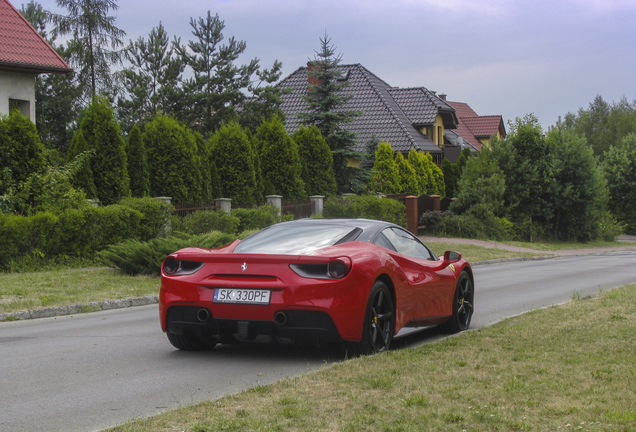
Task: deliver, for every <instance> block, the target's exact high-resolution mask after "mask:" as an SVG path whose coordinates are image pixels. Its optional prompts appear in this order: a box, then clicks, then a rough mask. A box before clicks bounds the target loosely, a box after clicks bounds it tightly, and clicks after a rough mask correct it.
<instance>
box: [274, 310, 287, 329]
mask: <svg viewBox="0 0 636 432" xmlns="http://www.w3.org/2000/svg"><path fill="white" fill-rule="evenodd" d="M274 322H275V323H276V324H277V325H279V326H284V325H285V323H287V315H285V312H276V314H274Z"/></svg>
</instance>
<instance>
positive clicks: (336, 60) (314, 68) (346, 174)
mask: <svg viewBox="0 0 636 432" xmlns="http://www.w3.org/2000/svg"><path fill="white" fill-rule="evenodd" d="M320 44H321V47H320V51H317V52H316V57H315V58H314V60H313V62H312V63H311V67H310V70H309V72H308V73H309V76H310V78H312V79H313V80H314V81H315V82H317V84H311V85H310V86H309V95H308V96H307V97H306V98H305V101H306V102H307V105H308V108H309V111H308V112H306V113H300V114H298V117H299V118H301V119H302V121H303V123H304V124H306V125H315V126H316V127H318V129H319V130H320V132H321V133H322V136H323V138H324V139H325V141H326V142H327V144H328V145H329V148H330V149H331V151H332V152H333V162H334V172H335V175H336V182H337V184H338V191H339V192H349V191H351V189H352V177H353V176H354V172H353V171H352V170H351V169H350V168H349V166H348V160H349V159H357V152H355V151H354V150H353V148H354V146H355V143H356V134H355V133H353V132H351V131H347V130H345V129H344V128H343V127H342V125H343V124H346V123H350V122H352V121H353V120H354V119H355V118H356V117H357V116H359V115H360V112H357V111H342V110H341V107H342V106H343V105H344V104H346V102H347V101H348V100H349V99H350V98H351V97H350V96H344V95H342V94H341V93H340V91H341V90H342V89H343V88H345V87H346V86H347V85H348V84H349V83H348V82H347V81H344V82H340V81H338V78H340V77H341V76H342V70H341V69H339V68H338V66H339V65H340V62H341V61H342V55H338V56H336V55H335V47H334V46H333V45H331V40H330V39H329V37H328V36H327V35H326V34H325V37H324V38H320Z"/></svg>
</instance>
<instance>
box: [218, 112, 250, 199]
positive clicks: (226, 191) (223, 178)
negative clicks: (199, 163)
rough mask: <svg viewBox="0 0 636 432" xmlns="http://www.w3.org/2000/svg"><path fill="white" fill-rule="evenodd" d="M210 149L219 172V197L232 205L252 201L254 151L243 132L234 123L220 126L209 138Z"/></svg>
mask: <svg viewBox="0 0 636 432" xmlns="http://www.w3.org/2000/svg"><path fill="white" fill-rule="evenodd" d="M210 149H211V152H212V157H213V159H214V163H215V164H216V168H217V170H218V173H219V179H220V186H221V187H220V189H221V196H222V197H223V198H231V199H232V203H236V204H254V203H255V198H256V188H257V185H256V174H255V170H254V165H255V164H254V158H255V154H254V151H253V147H252V144H251V143H250V138H249V136H248V134H247V133H246V131H245V130H243V129H242V128H241V126H239V125H238V124H237V123H234V122H230V123H228V124H226V125H223V126H222V127H221V128H220V129H219V130H218V131H216V132H215V133H214V135H212V137H211V138H210Z"/></svg>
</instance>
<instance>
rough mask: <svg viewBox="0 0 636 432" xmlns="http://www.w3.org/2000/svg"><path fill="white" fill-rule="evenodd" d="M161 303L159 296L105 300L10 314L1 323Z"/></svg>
mask: <svg viewBox="0 0 636 432" xmlns="http://www.w3.org/2000/svg"><path fill="white" fill-rule="evenodd" d="M156 303H159V296H157V295H152V296H144V297H133V298H127V299H119V300H104V301H100V302H90V303H81V304H74V305H69V306H52V307H45V308H39V309H31V310H26V311H18V312H9V313H5V314H0V322H2V321H20V320H28V319H36V318H51V317H57V316H65V315H76V314H80V313H85V312H98V311H106V310H113V309H123V308H129V307H133V306H145V305H150V304H156Z"/></svg>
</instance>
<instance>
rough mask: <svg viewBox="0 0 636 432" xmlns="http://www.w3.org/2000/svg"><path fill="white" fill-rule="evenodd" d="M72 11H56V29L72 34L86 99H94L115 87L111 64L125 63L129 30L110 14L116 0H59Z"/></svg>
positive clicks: (74, 62)
mask: <svg viewBox="0 0 636 432" xmlns="http://www.w3.org/2000/svg"><path fill="white" fill-rule="evenodd" d="M56 2H57V5H58V6H59V7H62V8H65V9H66V10H67V11H68V15H61V14H57V15H53V22H54V23H55V24H56V28H55V32H56V33H57V34H59V35H71V37H72V38H71V40H70V41H69V42H68V44H67V45H68V54H69V58H70V61H71V64H72V65H74V66H75V69H76V73H77V78H78V80H79V82H80V86H79V87H80V88H82V89H84V94H85V99H86V100H87V101H90V100H91V99H94V98H95V97H96V96H97V95H98V94H100V93H109V92H112V89H113V87H114V86H113V75H112V74H111V72H110V66H111V65H113V64H115V65H116V64H119V63H121V56H122V53H121V51H119V50H118V49H119V48H121V47H122V46H123V45H124V43H123V41H122V40H121V38H122V37H123V36H124V35H125V34H126V32H125V31H123V30H121V29H119V28H118V27H117V26H116V25H115V17H114V16H110V15H108V13H109V12H110V11H111V10H117V9H119V6H118V5H117V2H116V1H115V0H56Z"/></svg>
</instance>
